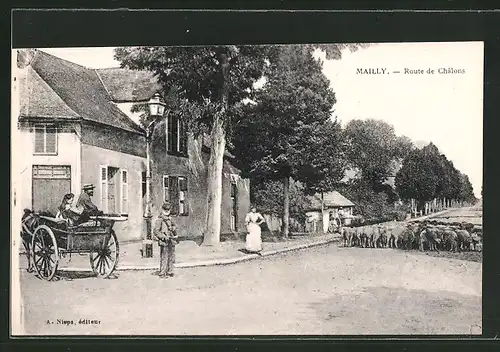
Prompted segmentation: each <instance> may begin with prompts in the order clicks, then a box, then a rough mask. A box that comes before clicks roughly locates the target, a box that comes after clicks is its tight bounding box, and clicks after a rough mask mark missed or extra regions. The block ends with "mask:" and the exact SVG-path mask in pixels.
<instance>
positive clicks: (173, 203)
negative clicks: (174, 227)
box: [168, 176, 179, 215]
mask: <svg viewBox="0 0 500 352" xmlns="http://www.w3.org/2000/svg"><path fill="white" fill-rule="evenodd" d="M168 183H169V185H168V187H169V191H170V209H171V212H172V215H178V214H179V185H178V178H177V177H175V176H170V177H169V182H168Z"/></svg>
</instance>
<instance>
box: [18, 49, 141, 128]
mask: <svg viewBox="0 0 500 352" xmlns="http://www.w3.org/2000/svg"><path fill="white" fill-rule="evenodd" d="M31 67H32V68H33V69H34V70H35V71H36V73H37V74H38V76H39V78H41V79H42V80H43V81H44V82H45V83H46V84H47V85H46V86H45V88H47V87H50V89H51V90H52V91H53V92H54V93H55V94H56V95H57V96H59V97H60V98H61V100H62V101H63V102H64V103H65V105H66V106H67V107H68V108H69V109H70V110H72V111H73V112H74V113H76V114H77V115H78V116H80V117H81V118H82V119H84V120H89V121H93V122H98V123H102V124H106V125H110V126H114V127H117V128H121V129H123V130H127V131H133V132H139V133H142V132H143V130H142V129H141V128H140V127H139V125H137V124H136V123H135V122H134V121H132V120H131V119H130V118H129V117H128V116H127V115H126V114H124V113H123V112H122V111H121V110H120V109H119V108H118V107H117V106H116V105H115V104H114V103H113V102H112V98H111V97H110V95H109V94H108V93H107V92H106V89H105V88H104V86H103V84H102V83H101V80H100V78H99V76H98V75H97V72H96V71H95V70H93V69H89V68H86V67H83V66H80V65H77V64H75V63H72V62H69V61H66V60H63V59H60V58H58V57H55V56H53V55H49V54H47V53H45V52H43V51H40V50H38V51H37V53H36V55H35V57H34V58H33V60H32V61H31ZM35 81H36V77H35ZM38 83H40V82H38ZM44 93H47V92H46V91H45V92H44ZM47 96H48V95H47V94H42V95H31V96H30V97H29V98H27V101H28V104H29V105H30V107H28V108H27V111H30V115H31V116H32V117H37V115H38V114H40V113H41V112H42V111H43V109H41V110H42V111H39V110H40V109H38V108H37V107H42V106H45V104H46V102H45V98H47ZM50 97H51V99H52V101H55V100H57V99H54V98H53V94H51V95H50ZM22 99H26V98H25V97H24V96H23V97H22Z"/></svg>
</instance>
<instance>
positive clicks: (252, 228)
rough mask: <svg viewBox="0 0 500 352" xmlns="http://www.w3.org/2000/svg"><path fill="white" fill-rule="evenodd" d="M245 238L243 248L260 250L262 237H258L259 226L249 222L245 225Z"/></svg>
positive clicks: (252, 250) (250, 250)
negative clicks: (246, 232)
mask: <svg viewBox="0 0 500 352" xmlns="http://www.w3.org/2000/svg"><path fill="white" fill-rule="evenodd" d="M247 231H248V234H247V238H246V247H245V249H246V250H247V251H249V252H260V251H261V250H262V239H261V237H260V231H261V230H260V226H259V225H257V224H254V223H250V224H248V226H247Z"/></svg>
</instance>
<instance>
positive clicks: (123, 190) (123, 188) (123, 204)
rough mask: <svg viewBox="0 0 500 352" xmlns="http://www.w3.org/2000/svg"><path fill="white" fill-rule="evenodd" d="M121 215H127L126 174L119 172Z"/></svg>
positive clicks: (122, 171)
mask: <svg viewBox="0 0 500 352" xmlns="http://www.w3.org/2000/svg"><path fill="white" fill-rule="evenodd" d="M120 179H121V194H120V196H121V209H120V211H121V213H122V214H128V172H127V170H123V169H122V170H121V178H120Z"/></svg>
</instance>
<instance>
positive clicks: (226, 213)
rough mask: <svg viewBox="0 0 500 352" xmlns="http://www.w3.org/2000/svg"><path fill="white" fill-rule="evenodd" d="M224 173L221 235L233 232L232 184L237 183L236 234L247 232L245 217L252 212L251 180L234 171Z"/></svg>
mask: <svg viewBox="0 0 500 352" xmlns="http://www.w3.org/2000/svg"><path fill="white" fill-rule="evenodd" d="M228 171H229V170H228ZM231 171H232V172H234V173H231V172H224V173H223V175H222V212H221V233H230V232H233V230H231V207H232V200H231V182H232V180H235V182H236V192H237V206H236V220H237V223H236V232H245V231H246V226H245V216H246V214H247V213H248V212H249V210H250V180H249V179H244V178H241V177H239V176H236V177H235V176H232V177H231V174H232V175H238V174H237V173H236V172H235V171H234V170H231ZM238 173H239V172H238Z"/></svg>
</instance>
